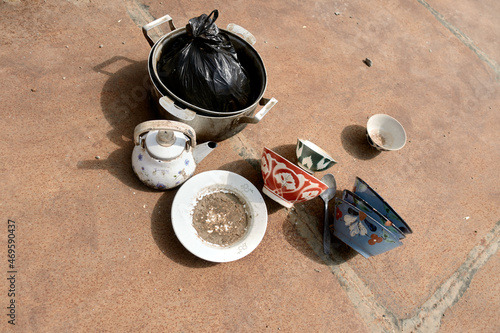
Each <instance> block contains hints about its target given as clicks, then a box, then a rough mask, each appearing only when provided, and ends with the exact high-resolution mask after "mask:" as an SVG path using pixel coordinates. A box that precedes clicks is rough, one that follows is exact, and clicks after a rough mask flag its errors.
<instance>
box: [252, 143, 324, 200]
mask: <svg viewBox="0 0 500 333" xmlns="http://www.w3.org/2000/svg"><path fill="white" fill-rule="evenodd" d="M261 170H262V178H263V179H264V188H263V189H262V192H264V194H265V195H267V196H268V197H270V198H271V199H273V200H274V201H276V202H278V203H279V204H281V205H283V206H285V207H287V208H291V207H292V206H293V205H294V204H296V203H300V202H305V201H308V200H311V199H314V198H316V197H317V196H318V195H320V194H321V193H323V191H324V190H326V189H327V188H328V186H327V185H326V184H325V183H323V182H321V181H320V180H319V179H317V178H316V177H314V176H313V175H311V174H309V173H308V172H307V171H305V170H303V169H301V168H299V167H298V166H297V165H295V164H293V163H292V162H290V161H288V160H287V159H285V158H284V157H282V156H280V155H278V154H276V153H275V152H274V151H272V150H270V149H268V148H266V147H264V153H263V154H262V160H261Z"/></svg>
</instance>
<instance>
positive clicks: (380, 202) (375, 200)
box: [353, 177, 413, 234]
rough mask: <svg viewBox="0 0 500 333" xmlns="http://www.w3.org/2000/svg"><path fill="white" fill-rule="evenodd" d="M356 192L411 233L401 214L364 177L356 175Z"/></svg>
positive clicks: (402, 230) (403, 229) (390, 219)
mask: <svg viewBox="0 0 500 333" xmlns="http://www.w3.org/2000/svg"><path fill="white" fill-rule="evenodd" d="M353 192H354V194H356V195H357V196H358V197H360V198H361V199H363V200H364V201H366V202H367V203H368V204H369V205H370V206H372V207H373V208H375V210H376V211H378V212H379V213H381V214H382V215H384V216H385V217H386V218H387V219H388V220H389V221H391V222H392V223H393V224H394V225H395V226H396V227H397V228H398V229H399V230H401V232H402V233H404V234H411V233H413V231H412V230H411V228H410V226H409V225H408V224H407V223H406V222H405V221H404V220H403V219H402V218H401V216H399V214H398V213H397V212H396V211H395V210H394V209H393V208H392V207H391V206H390V205H389V204H388V203H387V202H385V200H384V199H383V198H382V197H381V196H380V194H378V193H377V192H375V190H374V189H373V188H371V187H370V185H368V184H367V183H366V182H365V181H364V180H363V179H361V178H359V177H356V180H355V181H354V189H353Z"/></svg>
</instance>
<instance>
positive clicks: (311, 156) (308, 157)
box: [296, 139, 337, 173]
mask: <svg viewBox="0 0 500 333" xmlns="http://www.w3.org/2000/svg"><path fill="white" fill-rule="evenodd" d="M296 154H297V159H298V161H299V163H298V164H299V166H300V167H301V168H302V169H304V170H306V171H307V172H310V173H314V172H317V171H325V170H326V169H328V168H329V167H331V166H332V165H334V164H336V163H337V162H336V161H335V160H334V159H333V158H332V157H331V156H330V155H329V154H328V153H327V152H326V151H324V150H323V149H321V148H320V147H318V146H317V145H315V144H314V143H312V142H311V141H308V140H303V139H297V149H296Z"/></svg>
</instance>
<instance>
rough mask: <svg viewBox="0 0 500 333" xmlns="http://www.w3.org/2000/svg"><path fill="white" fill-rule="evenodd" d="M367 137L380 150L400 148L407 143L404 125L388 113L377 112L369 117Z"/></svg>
mask: <svg viewBox="0 0 500 333" xmlns="http://www.w3.org/2000/svg"><path fill="white" fill-rule="evenodd" d="M366 138H367V139H368V143H369V144H370V145H371V146H372V147H375V148H376V149H378V150H399V149H401V148H403V147H404V145H405V144H406V132H405V129H404V128H403V125H401V124H400V123H399V121H397V120H396V119H394V118H392V117H391V116H388V115H386V114H375V115H373V116H371V117H370V119H368V122H367V124H366Z"/></svg>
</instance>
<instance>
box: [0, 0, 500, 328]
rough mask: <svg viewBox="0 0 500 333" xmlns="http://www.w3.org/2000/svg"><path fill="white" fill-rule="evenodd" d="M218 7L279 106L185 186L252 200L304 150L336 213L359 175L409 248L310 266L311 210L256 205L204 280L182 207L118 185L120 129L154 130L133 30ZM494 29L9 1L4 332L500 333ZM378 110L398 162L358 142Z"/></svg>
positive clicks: (479, 5) (360, 8)
mask: <svg viewBox="0 0 500 333" xmlns="http://www.w3.org/2000/svg"><path fill="white" fill-rule="evenodd" d="M214 8H218V9H219V11H220V16H219V19H218V21H217V24H218V25H219V26H221V27H225V26H226V25H227V24H228V23H232V22H234V23H237V24H239V25H241V26H243V27H245V28H247V29H248V30H249V31H250V32H251V33H253V34H254V36H255V37H256V38H257V43H256V44H255V48H256V49H257V51H258V52H259V54H260V55H261V57H262V58H263V60H264V62H265V64H266V69H267V74H268V87H267V90H266V94H265V97H268V98H270V97H275V98H277V99H278V100H279V103H278V104H277V105H276V107H275V108H273V109H272V110H271V111H270V112H269V114H268V115H266V116H265V118H264V119H263V120H262V121H261V122H260V123H259V124H256V125H249V126H248V127H247V128H246V129H245V130H244V131H242V132H241V133H239V134H238V135H236V136H234V137H232V138H230V139H228V140H225V141H223V142H221V143H220V144H219V147H218V148H217V149H216V150H215V151H214V152H213V153H212V154H211V155H209V156H208V157H207V158H206V159H205V160H203V162H202V163H201V164H200V165H199V167H198V169H197V173H198V172H203V171H207V170H214V169H221V170H230V171H234V172H236V173H239V174H240V175H242V176H244V177H246V178H247V179H248V180H250V181H251V182H252V183H253V184H254V185H255V186H256V187H257V188H259V189H260V188H262V178H261V175H260V168H259V159H260V155H261V152H262V149H263V147H264V146H267V147H269V148H271V149H276V150H277V151H279V152H281V153H282V154H283V155H285V156H286V157H290V158H291V159H293V154H294V146H295V143H296V139H297V137H301V138H305V139H309V140H311V141H313V142H315V143H316V144H317V145H319V146H321V147H323V148H324V149H325V150H327V151H329V152H330V153H331V154H332V155H333V156H334V158H335V159H336V160H337V161H338V164H337V165H335V166H334V167H332V168H331V169H329V170H328V171H327V172H332V173H333V174H334V175H335V177H336V179H337V185H338V187H339V191H338V192H337V195H340V193H341V192H340V191H341V190H343V189H346V188H347V189H350V188H351V187H352V185H353V182H354V179H355V177H356V176H360V177H361V178H363V179H365V180H366V181H367V182H368V183H370V184H371V185H373V186H374V187H375V188H376V190H377V191H379V192H380V193H381V194H382V195H383V196H384V197H385V198H386V199H387V200H388V202H389V203H391V205H392V206H393V207H394V208H395V209H396V210H397V211H398V212H399V213H400V214H401V215H402V216H403V217H404V218H405V219H406V221H407V222H408V224H409V225H410V226H411V227H412V229H413V231H414V233H413V234H412V235H410V236H409V237H407V238H406V239H405V240H404V246H402V247H399V248H397V249H395V250H392V251H389V252H387V253H385V254H382V255H379V256H376V257H372V258H370V259H365V258H363V257H362V256H361V255H357V254H356V252H354V251H353V250H350V249H349V248H348V247H347V246H345V245H343V244H341V243H340V242H339V241H334V244H333V245H332V250H333V251H334V252H333V254H332V255H331V256H325V255H323V253H322V243H321V238H322V232H321V230H322V220H323V213H322V209H323V203H322V201H321V200H320V199H319V198H317V199H314V200H312V201H309V202H307V203H305V204H301V205H297V206H295V207H294V208H293V209H286V208H283V207H281V206H280V205H278V204H276V203H275V202H273V201H272V200H270V199H269V198H267V197H265V200H266V204H267V208H268V212H269V224H268V229H267V232H266V235H265V237H264V239H263V241H262V243H261V244H260V245H259V247H258V248H257V249H256V250H255V251H254V252H252V253H251V254H250V255H248V256H247V257H245V258H243V259H241V260H238V261H235V262H232V263H226V264H213V263H209V262H206V261H203V260H201V259H198V258H197V257H195V256H193V255H191V254H190V253H189V252H188V251H186V250H185V249H184V247H183V246H182V245H181V244H180V242H179V241H178V240H177V238H176V236H175V234H174V232H173V229H172V226H171V222H170V209H171V204H172V200H173V198H174V196H175V194H176V192H177V191H176V190H170V191H166V192H157V191H152V190H149V189H148V188H146V187H145V186H144V185H142V183H141V182H140V181H139V180H138V179H137V178H136V177H135V176H134V174H133V172H132V170H131V166H130V155H131V152H132V148H133V142H132V141H131V140H132V132H133V129H134V127H135V126H136V125H137V124H139V123H140V122H142V121H145V120H149V119H154V118H155V117H156V116H155V114H154V113H153V111H152V109H151V105H150V104H149V102H148V97H147V92H146V90H145V88H144V82H147V78H148V76H147V57H148V52H149V49H150V48H149V45H148V43H147V42H146V40H145V39H144V37H143V35H142V32H141V29H140V27H141V26H142V25H144V24H145V23H148V22H150V21H152V20H153V18H158V17H160V16H163V15H165V14H170V16H172V17H173V19H174V23H175V24H176V25H177V26H178V27H181V26H183V25H185V24H186V23H187V21H188V20H189V19H190V18H192V17H195V16H198V15H200V14H201V13H209V12H210V11H211V10H212V9H214ZM499 14H500V3H499V2H498V1H495V0H486V1H482V2H477V1H474V2H473V1H470V0H465V1H460V2H459V3H456V2H454V1H447V0H444V1H433V0H430V1H428V2H425V1H424V0H413V1H378V0H375V1H369V2H366V1H360V0H354V1H351V2H348V3H346V2H341V1H326V0H319V1H314V2H312V1H279V0H266V1H259V0H254V1H197V2H192V1H185V0H180V1H176V2H168V1H149V0H147V1H144V2H141V1H140V0H121V1H120V0H111V1H109V0H108V1H103V0H81V1H78V0H68V1H62V0H60V1H55V0H47V1H41V0H33V1H29V2H21V1H19V0H18V1H16V0H3V1H2V2H1V3H0V17H1V20H0V27H1V29H0V31H1V32H2V33H1V36H0V45H1V47H0V56H1V59H2V61H1V65H0V77H1V78H2V82H3V88H2V90H1V92H0V101H1V104H2V108H1V119H2V122H1V123H0V129H1V132H2V133H3V135H2V136H1V140H0V142H1V150H0V151H1V152H2V153H1V156H2V158H1V159H0V170H1V184H2V187H1V191H0V218H1V219H2V221H3V222H2V225H3V226H2V227H1V228H0V229H1V231H0V235H1V237H0V244H1V246H0V248H1V249H2V250H1V251H3V254H2V258H3V261H2V263H1V270H2V271H3V274H2V276H3V278H2V279H1V281H2V282H1V283H0V294H1V295H2V296H1V297H0V305H1V306H2V309H3V311H2V313H1V314H2V316H1V317H0V318H2V319H1V320H0V331H2V332H8V331H18V332H273V331H284V332H426V333H427V332H436V331H439V332H499V331H500V324H499V323H500V306H499V303H500V302H499V301H500V291H499V288H498V276H499V273H500V258H499V255H498V246H499V239H500V223H499V219H500V210H499V206H498V203H499V202H500V190H499V188H500V181H499V177H498V169H497V168H498V165H499V162H500V142H499V140H498V133H500V112H499V109H500V82H499V79H500V67H499V65H498V63H499V62H500V44H499V43H500V42H499V38H498V37H499V34H500V21H499V20H498V16H499ZM100 46H102V47H100ZM366 57H369V58H370V59H372V61H373V66H372V67H368V66H366V65H365V64H364V63H363V62H362V60H363V59H365V58H366ZM375 113H387V114H389V115H392V116H394V117H395V118H397V119H398V120H400V122H401V123H402V124H403V125H404V126H405V128H406V131H407V135H408V142H407V145H406V146H405V147H404V148H403V149H402V150H400V151H398V152H384V153H378V152H377V151H375V150H373V149H372V148H370V147H369V146H368V145H367V144H366V142H365V138H364V130H365V125H366V120H367V118H368V117H369V116H370V115H372V114H375ZM97 156H99V159H97V158H96V157H97ZM323 174H324V172H323V173H318V174H317V175H316V176H318V177H319V178H320V177H321V176H322V175H323ZM9 219H10V220H12V221H15V232H9V230H12V229H8V227H7V225H8V220H9ZM11 224H12V222H11ZM9 234H14V237H15V241H16V243H15V245H16V248H15V262H14V266H13V267H9V263H8V262H7V255H8V249H7V241H8V237H9ZM9 271H15V272H16V273H8V272H9ZM12 274H14V275H15V281H14V282H13V284H11V282H12V281H10V280H7V278H9V277H10V275H12ZM12 287H14V289H15V296H8V290H9V289H11V288H12ZM11 300H14V301H15V306H16V307H15V324H16V325H15V326H13V325H11V324H9V323H8V320H10V318H9V317H8V316H7V314H9V313H10V312H9V311H10V310H9V309H7V307H8V306H10V304H11V303H10V302H11Z"/></svg>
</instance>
